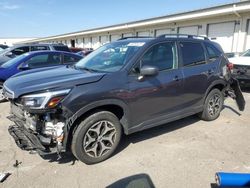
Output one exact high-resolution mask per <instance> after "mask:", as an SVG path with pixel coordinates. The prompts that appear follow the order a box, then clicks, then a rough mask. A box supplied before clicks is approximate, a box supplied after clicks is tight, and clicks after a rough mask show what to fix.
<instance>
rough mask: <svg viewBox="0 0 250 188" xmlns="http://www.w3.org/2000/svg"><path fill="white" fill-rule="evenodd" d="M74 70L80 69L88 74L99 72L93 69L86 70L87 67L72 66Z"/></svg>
mask: <svg viewBox="0 0 250 188" xmlns="http://www.w3.org/2000/svg"><path fill="white" fill-rule="evenodd" d="M74 68H75V69H80V70H86V71H88V72H99V71H98V70H95V69H90V68H87V67H76V66H74Z"/></svg>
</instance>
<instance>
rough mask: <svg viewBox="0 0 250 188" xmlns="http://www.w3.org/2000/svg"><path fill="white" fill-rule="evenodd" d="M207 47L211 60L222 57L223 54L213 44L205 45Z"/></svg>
mask: <svg viewBox="0 0 250 188" xmlns="http://www.w3.org/2000/svg"><path fill="white" fill-rule="evenodd" d="M205 47H206V49H207V54H208V58H209V59H210V60H211V59H216V58H218V57H220V55H221V54H222V52H221V51H219V50H218V49H217V48H216V47H214V46H213V45H212V44H209V43H205Z"/></svg>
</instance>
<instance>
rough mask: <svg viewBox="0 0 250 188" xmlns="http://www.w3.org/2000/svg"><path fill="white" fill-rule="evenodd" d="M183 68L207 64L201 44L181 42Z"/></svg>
mask: <svg viewBox="0 0 250 188" xmlns="http://www.w3.org/2000/svg"><path fill="white" fill-rule="evenodd" d="M180 47H181V53H182V60H183V66H194V65H199V64H204V63H206V60H205V53H204V49H203V47H202V45H201V43H195V42H180Z"/></svg>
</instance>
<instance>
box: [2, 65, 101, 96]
mask: <svg viewBox="0 0 250 188" xmlns="http://www.w3.org/2000/svg"><path fill="white" fill-rule="evenodd" d="M104 75H105V73H91V72H88V71H82V70H77V69H74V68H70V67H60V68H55V69H50V70H48V69H39V70H37V69H36V70H31V71H24V72H23V73H19V74H17V75H15V76H12V77H11V78H9V79H8V80H7V81H5V83H4V89H5V90H6V91H7V93H9V94H10V93H11V97H10V96H9V95H8V97H9V98H18V97H20V96H21V95H24V94H27V93H33V92H39V91H44V90H51V89H64V88H72V87H74V86H76V85H82V84H87V83H92V82H97V81H99V80H100V79H102V77H103V76H104Z"/></svg>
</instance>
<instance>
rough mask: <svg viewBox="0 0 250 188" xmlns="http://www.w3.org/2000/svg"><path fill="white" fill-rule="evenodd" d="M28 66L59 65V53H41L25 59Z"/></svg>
mask: <svg viewBox="0 0 250 188" xmlns="http://www.w3.org/2000/svg"><path fill="white" fill-rule="evenodd" d="M26 63H27V64H28V66H29V67H30V68H39V67H46V66H53V65H59V64H60V63H61V57H60V54H41V55H37V56H34V57H32V58H30V59H29V60H28V61H26Z"/></svg>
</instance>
